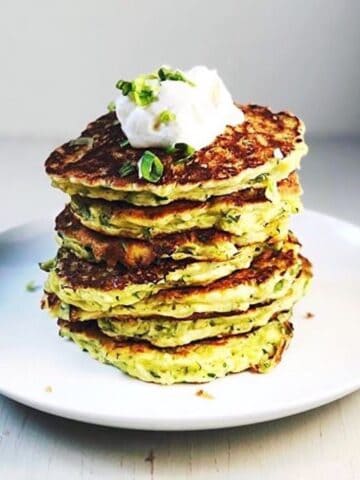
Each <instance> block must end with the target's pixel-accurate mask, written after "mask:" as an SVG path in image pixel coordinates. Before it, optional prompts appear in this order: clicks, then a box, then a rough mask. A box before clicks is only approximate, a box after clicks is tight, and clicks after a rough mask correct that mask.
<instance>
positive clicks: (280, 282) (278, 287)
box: [274, 280, 285, 292]
mask: <svg viewBox="0 0 360 480" xmlns="http://www.w3.org/2000/svg"><path fill="white" fill-rule="evenodd" d="M284 283H285V282H284V280H279V281H278V282H277V283H276V285H275V287H274V292H280V290H281V289H282V288H283V286H284Z"/></svg>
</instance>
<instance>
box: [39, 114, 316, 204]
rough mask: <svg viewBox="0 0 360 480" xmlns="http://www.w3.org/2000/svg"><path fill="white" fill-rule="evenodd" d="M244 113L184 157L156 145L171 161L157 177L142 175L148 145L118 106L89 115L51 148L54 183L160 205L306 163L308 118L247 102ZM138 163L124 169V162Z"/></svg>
mask: <svg viewBox="0 0 360 480" xmlns="http://www.w3.org/2000/svg"><path fill="white" fill-rule="evenodd" d="M240 107H241V109H242V111H243V112H244V114H245V121H244V122H243V123H242V124H240V125H237V126H234V127H230V126H228V127H227V128H226V130H225V132H224V133H223V134H221V135H219V136H218V137H217V138H216V139H215V140H214V142H213V143H211V144H210V145H208V146H206V147H204V148H202V149H201V150H199V151H196V152H195V153H194V154H193V155H192V156H191V157H190V158H187V159H186V160H183V159H182V158H181V156H180V158H179V156H177V154H170V153H167V152H166V151H165V150H164V149H160V148H152V149H151V150H152V152H154V153H155V154H156V155H157V156H158V157H159V159H160V160H161V162H162V163H163V165H164V174H163V176H162V178H161V179H160V180H159V181H158V182H157V183H156V184H154V183H149V182H147V181H145V180H142V179H139V177H138V172H137V168H136V165H137V162H138V161H139V159H140V157H141V156H142V155H143V153H144V149H141V148H132V147H131V146H130V145H129V144H125V143H126V136H125V134H124V133H123V131H122V129H121V126H120V124H119V122H118V120H117V118H116V115H115V113H113V112H112V113H108V114H106V115H103V116H102V117H100V118H98V119H97V120H95V121H94V122H92V123H90V124H89V125H88V127H87V128H86V130H84V131H83V132H82V134H81V136H80V137H79V138H78V139H75V140H72V141H70V142H67V143H65V144H64V145H62V146H61V147H59V148H57V149H56V150H55V151H54V152H52V153H51V155H50V156H49V158H48V159H47V161H46V172H47V174H48V175H50V177H51V178H52V181H53V184H54V186H56V187H58V188H60V189H62V190H63V191H65V192H66V193H69V194H70V195H82V196H85V197H90V198H102V199H105V200H123V201H126V202H128V203H130V204H133V205H139V206H157V205H165V204H168V203H170V202H173V201H175V200H197V201H205V200H207V199H208V198H209V197H211V196H219V195H228V194H231V193H233V192H237V191H239V190H244V189H247V188H250V187H256V188H258V187H259V188H260V187H266V186H267V185H268V181H269V180H270V179H271V181H272V182H275V183H276V182H278V181H279V180H281V179H284V178H286V177H287V176H288V175H289V174H290V173H291V172H292V171H294V170H296V169H297V168H298V167H299V164H300V159H301V157H302V156H303V155H304V154H306V152H307V147H306V145H305V143H304V130H305V129H304V125H303V123H302V122H301V120H300V119H299V118H297V117H296V116H294V115H292V114H290V113H287V112H279V113H273V112H272V111H271V110H270V109H268V108H266V107H261V106H257V105H241V106H240ZM124 164H126V165H127V166H130V170H131V167H133V169H132V173H130V174H129V175H127V176H121V174H120V173H119V172H120V171H121V169H122V167H123V166H124Z"/></svg>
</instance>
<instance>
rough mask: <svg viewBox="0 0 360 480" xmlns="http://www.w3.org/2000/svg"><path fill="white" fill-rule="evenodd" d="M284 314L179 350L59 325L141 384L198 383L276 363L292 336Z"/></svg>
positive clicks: (92, 327) (90, 325) (91, 325)
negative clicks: (246, 331)
mask: <svg viewBox="0 0 360 480" xmlns="http://www.w3.org/2000/svg"><path fill="white" fill-rule="evenodd" d="M289 317H290V313H288V312H287V313H282V314H279V315H278V316H277V317H275V318H274V320H272V321H270V322H269V323H267V324H266V325H264V326H263V327H260V328H257V329H255V330H252V331H251V332H250V333H247V334H242V335H230V336H227V337H224V338H213V339H206V340H199V341H197V342H193V343H190V344H188V345H183V346H179V347H172V348H159V347H156V346H154V345H151V344H150V343H148V342H144V341H141V340H129V339H128V340H114V339H112V338H110V337H108V336H106V335H105V334H104V333H102V332H101V330H100V329H99V328H98V327H97V325H96V322H82V323H80V322H78V323H70V322H64V321H63V320H59V325H60V335H61V336H63V337H68V338H70V339H71V340H73V341H74V342H75V343H77V344H78V345H79V347H80V348H82V349H83V350H86V351H88V352H89V354H90V355H91V356H92V357H93V358H95V359H96V360H99V361H100V362H103V363H107V364H110V365H113V366H115V367H117V368H119V369H120V370H122V371H124V372H126V373H127V374H129V375H131V376H132V377H136V378H139V379H141V380H144V381H147V382H156V383H161V384H166V385H170V384H172V383H203V382H209V381H210V380H213V379H214V378H220V377H223V376H225V375H227V374H228V373H236V372H241V371H243V370H248V369H249V368H251V369H253V370H254V371H257V372H261V373H263V372H267V371H269V370H270V369H271V368H272V367H273V366H275V365H276V364H277V363H278V362H279V361H280V359H281V354H282V352H283V350H284V348H285V347H286V346H287V344H288V342H289V340H290V338H291V336H292V325H291V323H289V322H288V319H289Z"/></svg>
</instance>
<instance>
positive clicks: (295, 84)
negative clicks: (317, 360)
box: [0, 0, 360, 137]
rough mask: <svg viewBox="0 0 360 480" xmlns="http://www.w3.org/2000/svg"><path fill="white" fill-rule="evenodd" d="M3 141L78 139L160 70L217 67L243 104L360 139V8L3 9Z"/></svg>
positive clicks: (324, 0)
mask: <svg viewBox="0 0 360 480" xmlns="http://www.w3.org/2000/svg"><path fill="white" fill-rule="evenodd" d="M0 6H1V10H0V86H1V88H0V135H1V134H2V135H5V134H7V135H32V136H37V137H44V136H49V135H51V136H54V135H55V136H61V137H62V136H63V137H66V136H74V135H77V133H78V131H79V130H80V129H82V128H83V127H84V126H85V124H86V123H87V122H88V121H89V120H91V119H93V118H95V117H96V116H97V115H99V114H101V113H102V112H103V111H104V110H105V109H106V105H107V103H108V101H109V100H110V99H111V98H112V97H113V96H114V95H115V94H116V91H115V89H114V83H115V82H116V80H117V79H118V78H120V77H123V78H131V77H133V76H134V75H137V74H139V73H142V72H147V71H151V70H152V69H154V68H156V67H157V66H159V65H161V64H164V63H166V64H170V65H172V66H174V67H180V68H188V67H191V66H193V65H196V64H206V65H208V66H211V67H216V68H217V69H218V71H219V73H220V74H221V75H222V76H223V78H224V80H225V82H226V84H227V85H228V87H229V88H230V90H231V92H232V93H233V96H234V98H236V99H237V100H239V101H240V102H256V103H262V104H266V105H271V106H273V107H274V108H275V109H290V110H293V111H294V112H296V113H297V114H299V115H301V116H302V117H303V118H304V120H305V122H306V123H307V126H308V131H309V133H310V134H311V135H316V136H319V135H321V136H324V135H325V136H328V135H335V136H341V135H346V136H354V135H357V134H359V132H360V58H359V57H360V55H359V44H360V20H359V19H360V2H358V1H356V0H305V1H304V0H302V1H300V0H290V1H289V0H222V1H215V0H181V1H169V0H151V1H148V0H102V1H100V0H31V1H26V0H1V2H0Z"/></svg>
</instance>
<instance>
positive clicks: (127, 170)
mask: <svg viewBox="0 0 360 480" xmlns="http://www.w3.org/2000/svg"><path fill="white" fill-rule="evenodd" d="M135 171H136V166H135V165H134V164H133V163H131V162H130V161H129V160H126V161H125V162H124V163H123V164H122V165H121V167H120V168H119V170H118V172H119V175H120V177H127V176H128V175H131V174H132V173H135Z"/></svg>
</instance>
